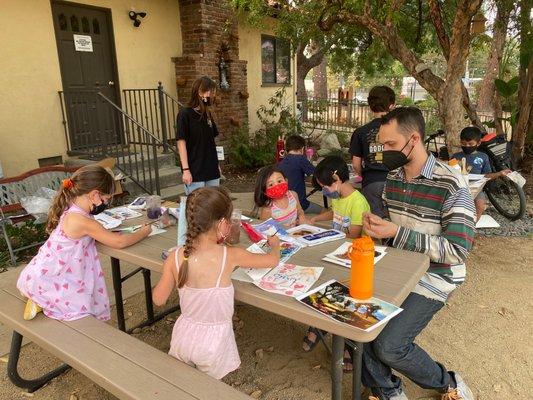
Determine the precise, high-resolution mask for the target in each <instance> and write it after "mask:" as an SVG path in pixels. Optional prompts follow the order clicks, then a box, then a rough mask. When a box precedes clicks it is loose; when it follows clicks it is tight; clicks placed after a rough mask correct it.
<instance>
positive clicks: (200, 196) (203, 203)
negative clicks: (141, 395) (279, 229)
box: [153, 187, 279, 379]
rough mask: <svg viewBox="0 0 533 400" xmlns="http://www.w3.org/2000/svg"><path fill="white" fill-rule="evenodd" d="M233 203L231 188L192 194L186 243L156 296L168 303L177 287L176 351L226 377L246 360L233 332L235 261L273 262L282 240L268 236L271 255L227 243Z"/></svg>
mask: <svg viewBox="0 0 533 400" xmlns="http://www.w3.org/2000/svg"><path fill="white" fill-rule="evenodd" d="M232 210H233V206H232V204H231V199H230V197H229V195H228V194H227V192H226V191H225V190H224V189H222V188H218V187H205V188H200V189H196V190H195V191H193V192H191V194H190V195H189V197H188V198H187V205H186V215H187V227H188V230H187V239H186V242H185V246H183V247H181V248H178V249H177V250H175V251H174V252H173V253H171V254H170V255H169V256H168V258H167V260H166V261H165V264H164V266H163V275H162V276H161V280H160V281H159V282H158V284H157V286H156V287H155V288H154V291H153V300H154V303H155V304H157V305H163V304H164V303H165V302H166V301H167V299H168V297H169V296H170V294H171V292H172V290H173V289H174V288H175V287H177V289H178V292H179V298H180V306H181V315H180V317H179V318H178V320H177V321H176V324H175V325H174V329H173V330H172V339H171V342H170V351H169V354H170V355H171V356H174V357H176V358H177V359H179V360H181V361H183V362H186V363H188V364H190V365H192V366H194V367H196V368H197V369H199V370H200V371H202V372H205V373H206V374H208V375H210V376H212V377H214V378H216V379H221V378H222V377H224V376H225V375H227V374H228V373H230V372H231V371H234V370H235V369H237V368H238V367H239V365H240V363H241V360H240V358H239V352H238V350H237V343H236V342H235V336H234V334H233V326H232V316H233V296H234V292H233V284H232V283H231V273H232V272H233V270H234V269H235V267H236V266H238V265H240V266H246V267H249V268H267V267H274V266H276V265H277V264H278V262H279V239H278V238H277V237H271V238H269V240H268V241H269V244H270V246H271V248H272V251H271V252H270V253H269V254H253V253H250V252H248V251H246V250H244V249H241V248H238V247H226V246H224V245H223V244H222V243H223V241H224V239H225V238H226V236H227V235H228V234H229V232H230V229H231V220H230V219H231V212H232Z"/></svg>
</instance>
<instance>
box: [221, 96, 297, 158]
mask: <svg viewBox="0 0 533 400" xmlns="http://www.w3.org/2000/svg"><path fill="white" fill-rule="evenodd" d="M256 114H257V117H258V118H259V121H261V125H262V127H261V128H260V129H259V130H257V131H255V132H253V133H250V132H249V127H248V126H243V127H242V128H240V129H237V130H235V131H234V132H233V133H232V135H231V137H230V143H229V155H230V160H231V162H232V163H233V164H234V165H235V166H237V167H240V168H246V169H252V168H260V167H263V166H265V165H268V164H271V163H273V162H274V160H275V154H276V142H277V141H278V138H280V137H286V136H289V135H293V134H302V132H303V130H302V127H301V125H300V122H299V121H298V120H297V119H296V118H295V117H294V115H293V113H292V107H291V106H290V105H288V104H287V102H286V97H285V88H281V89H279V90H278V91H276V93H274V95H273V96H272V97H271V98H270V99H268V103H267V104H266V105H262V106H260V107H259V108H258V109H257V112H256Z"/></svg>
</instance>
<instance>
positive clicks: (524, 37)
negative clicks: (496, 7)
mask: <svg viewBox="0 0 533 400" xmlns="http://www.w3.org/2000/svg"><path fill="white" fill-rule="evenodd" d="M528 4H529V1H528V0H521V1H520V17H519V19H520V70H519V74H518V76H519V77H520V82H519V86H518V105H519V110H518V122H517V124H516V126H515V127H513V128H514V129H513V156H514V159H515V162H520V160H522V158H523V157H524V146H525V141H526V137H527V134H528V132H529V130H531V129H532V128H533V121H532V120H531V118H532V114H533V112H532V108H533V56H531V55H530V54H529V56H528V52H529V51H530V49H529V46H530V45H531V42H532V40H533V39H532V38H531V37H530V35H531V34H532V33H531V20H530V12H531V7H529V6H528ZM528 57H529V59H528Z"/></svg>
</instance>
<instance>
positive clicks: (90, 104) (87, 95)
mask: <svg viewBox="0 0 533 400" xmlns="http://www.w3.org/2000/svg"><path fill="white" fill-rule="evenodd" d="M59 96H60V100H61V110H62V113H63V125H64V129H65V136H66V140H67V143H68V146H69V152H71V153H78V154H82V155H85V156H89V157H91V158H104V157H113V158H115V159H116V160H117V165H116V167H117V168H118V169H119V170H120V171H122V172H123V173H124V175H126V176H127V177H128V178H130V179H131V180H132V181H133V182H134V183H135V184H136V185H137V186H139V187H140V188H141V189H142V190H143V191H144V192H146V193H153V192H154V191H155V192H156V193H157V194H161V187H160V182H159V164H158V152H157V150H158V147H161V148H163V149H165V141H164V140H162V139H160V138H158V137H157V136H156V135H154V134H153V133H152V132H150V131H149V129H147V128H146V127H145V126H144V125H143V124H142V123H140V122H139V121H138V120H137V119H136V118H134V117H133V116H131V115H129V114H128V113H127V112H126V111H125V110H123V109H122V108H120V107H119V106H118V105H117V104H115V103H114V102H113V101H112V100H111V99H109V98H108V97H107V96H106V95H105V94H103V93H102V92H100V91H99V90H98V89H95V90H75V91H71V90H69V91H66V92H63V91H61V92H59ZM74 136H75V142H76V143H75V144H76V146H72V142H73V139H74ZM167 144H168V143H167ZM166 150H167V152H169V151H170V152H172V153H173V154H174V156H175V157H177V156H178V153H177V151H176V149H174V148H173V146H167V148H166Z"/></svg>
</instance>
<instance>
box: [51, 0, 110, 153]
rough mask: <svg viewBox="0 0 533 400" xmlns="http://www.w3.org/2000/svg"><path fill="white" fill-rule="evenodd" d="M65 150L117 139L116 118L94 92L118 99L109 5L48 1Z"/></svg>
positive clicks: (83, 147) (79, 148) (93, 145)
mask: <svg viewBox="0 0 533 400" xmlns="http://www.w3.org/2000/svg"><path fill="white" fill-rule="evenodd" d="M52 16H53V19H54V29H55V35H56V41H57V49H58V53H59V65H60V68H61V79H62V83H63V92H64V101H65V106H66V112H67V122H68V127H69V136H70V137H69V140H70V150H74V151H76V150H89V149H91V148H94V147H95V146H96V147H98V146H101V145H102V144H111V143H117V142H118V141H119V137H120V135H119V134H118V129H117V127H118V123H116V122H115V121H114V116H113V112H112V108H111V107H109V105H107V103H106V102H105V101H104V100H103V99H102V98H101V97H100V96H99V95H98V92H100V93H102V94H103V95H105V96H106V97H107V98H109V99H110V100H111V101H113V102H114V103H115V104H118V101H119V99H120V96H119V95H118V86H117V83H118V82H117V74H116V59H115V52H114V46H113V31H112V24H111V13H110V11H109V10H106V9H101V8H95V7H91V6H85V5H82V4H75V3H66V2H52Z"/></svg>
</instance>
